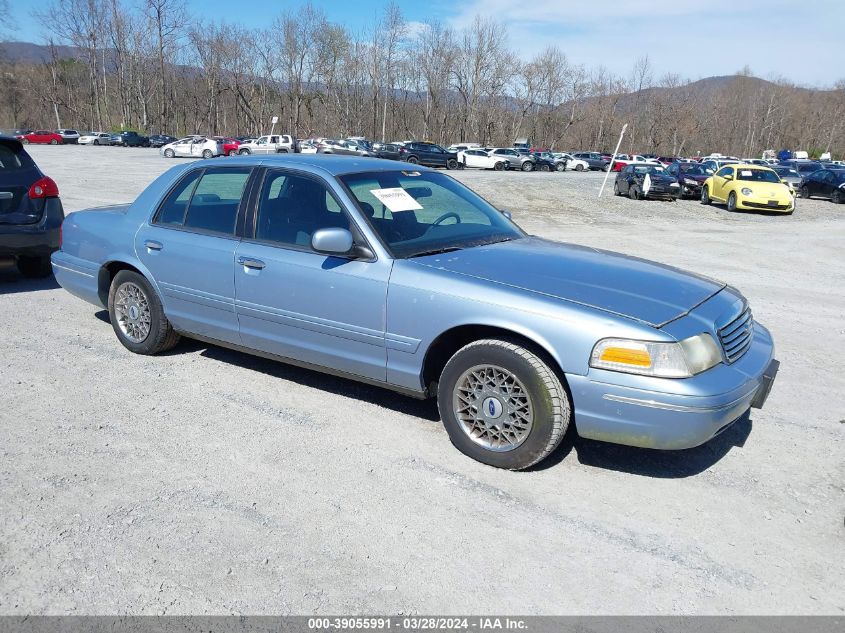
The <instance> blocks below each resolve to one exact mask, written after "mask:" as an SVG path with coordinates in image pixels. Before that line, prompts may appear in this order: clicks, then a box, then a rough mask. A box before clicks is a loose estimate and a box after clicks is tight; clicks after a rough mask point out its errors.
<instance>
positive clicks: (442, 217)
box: [431, 211, 461, 226]
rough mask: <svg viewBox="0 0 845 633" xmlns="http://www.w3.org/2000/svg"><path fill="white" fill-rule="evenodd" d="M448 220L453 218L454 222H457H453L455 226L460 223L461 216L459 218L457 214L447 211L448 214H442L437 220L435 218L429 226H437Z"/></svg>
mask: <svg viewBox="0 0 845 633" xmlns="http://www.w3.org/2000/svg"><path fill="white" fill-rule="evenodd" d="M449 218H455V220H457V221H456V222H455V224H460V223H461V216H459V215H458V214H457V213H455V212H454V211H449V212H448V213H444V214H443V215H441V216H440V217H439V218H437V219H436V220H435V221H434V222H432V223H431V226H439V225H440V223H441V222H445V221H446V220H448V219H449Z"/></svg>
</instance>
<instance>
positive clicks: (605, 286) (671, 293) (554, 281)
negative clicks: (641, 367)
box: [410, 237, 725, 327]
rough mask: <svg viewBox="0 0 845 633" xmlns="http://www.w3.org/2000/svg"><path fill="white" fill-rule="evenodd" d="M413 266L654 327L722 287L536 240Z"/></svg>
mask: <svg viewBox="0 0 845 633" xmlns="http://www.w3.org/2000/svg"><path fill="white" fill-rule="evenodd" d="M410 261H413V262H415V263H417V264H419V265H423V266H429V267H432V268H437V269H440V270H445V271H449V272H451V273H454V274H459V275H467V276H471V277H475V278H477V279H483V280H485V281H489V282H493V283H497V284H502V285H507V286H511V287H513V288H519V289H521V290H527V291H530V292H536V293H538V294H542V295H547V296H550V297H555V298H557V299H561V300H563V301H570V302H573V303H578V304H581V305H585V306H589V307H592V308H596V309H599V310H604V311H606V312H611V313H613V314H617V315H621V316H625V317H628V318H631V319H635V320H637V321H641V322H644V323H647V324H649V325H651V326H653V327H660V326H662V325H665V324H666V323H668V322H670V321H674V320H675V319H677V318H679V317H681V316H683V315H684V314H686V313H687V312H689V311H690V310H691V309H693V308H695V307H696V306H698V305H699V304H701V303H703V302H704V301H706V300H707V299H709V298H710V297H712V296H713V295H714V294H716V293H717V292H719V291H720V290H721V289H722V288H724V287H725V284H724V283H722V282H718V281H714V280H712V279H708V278H706V277H702V276H699V275H696V274H693V273H689V272H686V271H683V270H680V269H678V268H673V267H671V266H665V265H663V264H658V263H655V262H651V261H647V260H644V259H639V258H636V257H631V256H628V255H622V254H620V253H613V252H610V251H603V250H599V249H595V248H588V247H585V246H578V245H575V244H562V243H559V242H552V241H549V240H544V239H541V238H536V237H528V238H523V239H518V240H513V241H510V242H500V243H498V244H490V245H487V246H477V247H474V248H467V249H463V250H460V251H454V252H450V253H443V254H438V255H428V256H426V257H419V258H415V259H413V260H410Z"/></svg>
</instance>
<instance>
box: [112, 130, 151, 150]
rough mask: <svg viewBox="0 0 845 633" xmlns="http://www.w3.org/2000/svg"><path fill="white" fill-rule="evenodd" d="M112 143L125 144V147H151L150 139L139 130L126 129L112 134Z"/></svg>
mask: <svg viewBox="0 0 845 633" xmlns="http://www.w3.org/2000/svg"><path fill="white" fill-rule="evenodd" d="M111 144H112V145H123V147H149V146H150V139H149V138H147V137H146V136H143V135H142V134H138V133H137V132H132V131H129V130H127V131H125V132H118V133H117V134H112V137H111Z"/></svg>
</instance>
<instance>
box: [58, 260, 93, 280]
mask: <svg viewBox="0 0 845 633" xmlns="http://www.w3.org/2000/svg"><path fill="white" fill-rule="evenodd" d="M52 264H53V268H61V269H62V270H66V271H68V272H69V273H76V274H77V275H82V276H83V277H90V278H91V279H93V278H94V275H92V274H90V273H84V272H82V271H81V270H76V269H74V268H68V267H67V266H62V265H61V264H57V263H56V262H52Z"/></svg>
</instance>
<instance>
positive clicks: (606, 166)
mask: <svg viewBox="0 0 845 633" xmlns="http://www.w3.org/2000/svg"><path fill="white" fill-rule="evenodd" d="M601 170H602V171H610V163H608V164H607V165H605V166H604V167H602V168H601Z"/></svg>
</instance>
